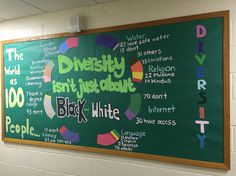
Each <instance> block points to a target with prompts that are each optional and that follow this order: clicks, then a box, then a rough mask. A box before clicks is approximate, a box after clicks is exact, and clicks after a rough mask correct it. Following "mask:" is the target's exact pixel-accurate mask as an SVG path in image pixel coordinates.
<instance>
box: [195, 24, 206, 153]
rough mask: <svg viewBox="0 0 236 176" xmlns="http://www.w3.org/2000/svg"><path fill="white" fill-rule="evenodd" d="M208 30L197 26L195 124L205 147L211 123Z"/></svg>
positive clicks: (201, 144)
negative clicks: (208, 112)
mask: <svg viewBox="0 0 236 176" xmlns="http://www.w3.org/2000/svg"><path fill="white" fill-rule="evenodd" d="M206 35H207V30H206V27H205V26H204V25H201V24H199V25H197V26H196V39H197V54H195V56H194V57H195V59H196V61H197V91H198V100H197V103H198V108H199V109H198V112H199V114H198V119H197V120H195V124H196V125H199V133H198V134H197V139H198V140H199V144H200V148H202V149H204V147H205V139H206V137H207V135H206V130H205V128H206V126H207V125H208V124H209V121H208V120H207V117H206V113H205V107H206V106H205V105H206V104H207V94H206V89H207V80H206V79H205V75H204V62H205V60H206V57H207V56H206V54H205V50H204V49H205V48H204V45H203V44H204V39H206Z"/></svg>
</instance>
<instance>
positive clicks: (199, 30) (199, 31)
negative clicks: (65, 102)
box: [196, 24, 206, 38]
mask: <svg viewBox="0 0 236 176" xmlns="http://www.w3.org/2000/svg"><path fill="white" fill-rule="evenodd" d="M205 36H206V28H205V26H203V25H201V24H199V25H197V27H196V37H197V38H203V37H205Z"/></svg>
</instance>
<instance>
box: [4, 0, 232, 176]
mask: <svg viewBox="0 0 236 176" xmlns="http://www.w3.org/2000/svg"><path fill="white" fill-rule="evenodd" d="M218 10H230V30H231V31H230V50H231V53H230V54H231V59H230V61H231V66H230V76H231V89H230V90H231V159H232V161H231V163H232V169H231V171H228V172H227V171H222V170H215V169H204V168H198V167H192V166H186V165H178V164H170V163H164V162H159V161H148V160H142V159H132V158H125V157H119V156H110V155H102V154H94V153H86V152H77V151H67V150H58V149H49V148H43V147H33V146H24V145H17V144H3V143H0V176H15V175H17V176H41V175H43V176H44V175H45V176H72V175H73V176H236V1H235V0H120V1H114V2H111V3H106V4H101V5H96V6H90V7H83V8H77V9H72V10H66V11H60V12H54V13H50V14H45V15H39V16H33V17H27V18H22V19H17V20H12V21H8V22H2V23H0V40H6V39H13V38H20V37H29V36H36V35H37V36H38V35H46V34H53V33H60V32H66V31H67V21H68V18H69V17H70V16H71V15H74V14H79V15H81V16H82V17H83V18H84V21H85V29H91V28H99V27H106V26H114V25H121V24H128V23H136V22H143V21H150V20H156V19H162V18H169V17H178V16H185V15H191V14H198V13H205V12H212V11H218ZM234 134H235V135H234Z"/></svg>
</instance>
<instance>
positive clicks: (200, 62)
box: [195, 54, 206, 65]
mask: <svg viewBox="0 0 236 176" xmlns="http://www.w3.org/2000/svg"><path fill="white" fill-rule="evenodd" d="M195 58H196V59H197V61H198V63H199V64H200V65H202V64H203V62H204V60H205V59H206V55H205V54H203V55H202V56H201V57H199V56H198V55H195Z"/></svg>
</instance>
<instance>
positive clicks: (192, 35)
mask: <svg viewBox="0 0 236 176" xmlns="http://www.w3.org/2000/svg"><path fill="white" fill-rule="evenodd" d="M228 48H229V46H228V12H217V13H210V14H201V15H194V16H189V17H181V18H174V19H167V20H160V21H152V22H146V23H140V24H133V25H126V26H117V27H110V28H104V29H95V30H89V31H85V32H82V33H78V34H58V35H53V36H46V37H43V38H33V39H22V40H13V41H6V42H3V44H2V50H3V54H2V55H3V59H2V60H3V64H2V65H3V69H2V74H3V76H2V78H3V84H2V85H3V87H2V93H3V94H2V104H3V111H4V112H3V115H2V116H3V117H2V119H3V130H2V131H3V140H4V141H6V142H17V143H26V144H36V145H43V146H51V147H61V148H66V149H75V150H83V151H96V152H101V153H109V154H119V155H125V156H130V157H140V158H146V159H157V160H162V161H170V162H179V163H186V164H193V165H198V166H204V167H216V168H224V169H228V168H229V104H228V100H229V95H228V94H229V86H228V84H229V83H228V82H229V81H228V80H229V79H228V77H229V71H228V54H229V51H228V50H229V49H228Z"/></svg>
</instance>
